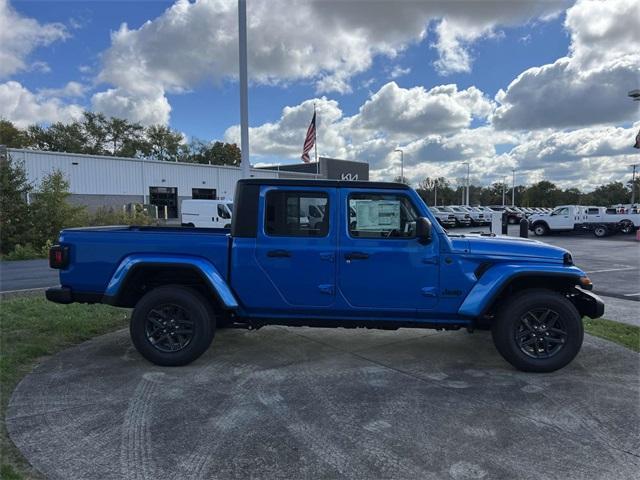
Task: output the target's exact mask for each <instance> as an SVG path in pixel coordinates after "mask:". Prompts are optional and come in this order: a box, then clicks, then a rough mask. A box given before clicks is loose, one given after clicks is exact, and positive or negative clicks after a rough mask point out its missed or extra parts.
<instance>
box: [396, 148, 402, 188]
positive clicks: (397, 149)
mask: <svg viewBox="0 0 640 480" xmlns="http://www.w3.org/2000/svg"><path fill="white" fill-rule="evenodd" d="M394 152H400V181H401V182H402V183H404V151H403V150H402V149H401V148H396V149H395V150H394Z"/></svg>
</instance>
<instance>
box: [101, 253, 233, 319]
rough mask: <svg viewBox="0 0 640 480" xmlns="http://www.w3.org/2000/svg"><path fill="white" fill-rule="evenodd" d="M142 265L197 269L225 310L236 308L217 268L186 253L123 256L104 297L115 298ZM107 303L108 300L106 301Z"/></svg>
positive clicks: (203, 259)
mask: <svg viewBox="0 0 640 480" xmlns="http://www.w3.org/2000/svg"><path fill="white" fill-rule="evenodd" d="M143 266H154V267H155V266H167V267H188V268H193V269H195V270H197V271H198V272H199V273H200V274H201V275H202V277H203V278H204V279H205V281H206V282H207V283H208V285H209V287H210V288H211V290H212V291H213V292H214V293H215V295H216V297H217V299H218V300H219V301H220V304H221V305H222V306H223V307H224V308H225V309H227V310H236V309H237V308H238V301H237V299H236V298H235V295H234V294H233V292H232V291H231V289H230V288H229V285H227V282H225V280H224V278H222V275H220V272H218V269H217V268H216V267H215V265H213V263H211V262H210V261H208V260H207V259H205V258H201V257H190V256H187V255H184V256H182V255H180V256H175V255H158V254H134V255H129V256H127V257H125V258H124V259H123V260H122V261H121V262H120V264H119V265H118V268H117V269H116V271H115V272H114V274H113V275H112V276H111V280H109V284H108V285H107V289H106V291H105V294H104V295H105V297H106V298H109V299H117V298H118V295H119V294H120V293H121V290H122V286H123V285H124V283H125V281H126V279H127V277H128V276H129V275H130V274H131V272H133V271H134V270H136V269H137V268H140V267H143ZM108 303H109V302H108Z"/></svg>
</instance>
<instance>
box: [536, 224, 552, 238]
mask: <svg viewBox="0 0 640 480" xmlns="http://www.w3.org/2000/svg"><path fill="white" fill-rule="evenodd" d="M533 233H534V234H535V236H536V237H544V236H545V235H548V234H549V227H547V224H546V223H544V222H539V223H534V224H533Z"/></svg>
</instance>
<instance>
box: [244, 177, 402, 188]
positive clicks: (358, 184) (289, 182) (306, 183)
mask: <svg viewBox="0 0 640 480" xmlns="http://www.w3.org/2000/svg"><path fill="white" fill-rule="evenodd" d="M238 184H243V185H281V186H293V187H316V186H317V187H335V188H384V189H392V190H409V189H411V187H410V186H409V185H406V184H404V183H394V182H365V181H350V180H314V179H309V180H300V179H290V178H243V179H241V180H238Z"/></svg>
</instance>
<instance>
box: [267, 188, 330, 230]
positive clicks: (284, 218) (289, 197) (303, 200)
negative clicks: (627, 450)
mask: <svg viewBox="0 0 640 480" xmlns="http://www.w3.org/2000/svg"><path fill="white" fill-rule="evenodd" d="M328 207H329V196H328V195H327V194H326V193H324V192H293V191H287V190H272V191H270V192H268V193H267V199H266V204H265V219H264V230H265V233H266V234H267V235H271V236H280V237H326V236H327V234H328V233H329V208H328Z"/></svg>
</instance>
